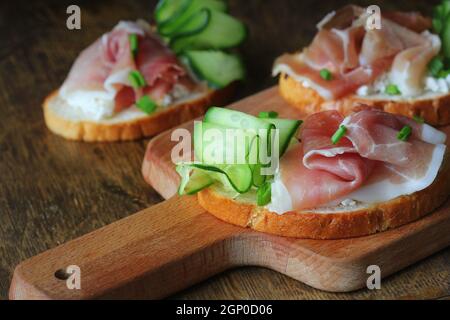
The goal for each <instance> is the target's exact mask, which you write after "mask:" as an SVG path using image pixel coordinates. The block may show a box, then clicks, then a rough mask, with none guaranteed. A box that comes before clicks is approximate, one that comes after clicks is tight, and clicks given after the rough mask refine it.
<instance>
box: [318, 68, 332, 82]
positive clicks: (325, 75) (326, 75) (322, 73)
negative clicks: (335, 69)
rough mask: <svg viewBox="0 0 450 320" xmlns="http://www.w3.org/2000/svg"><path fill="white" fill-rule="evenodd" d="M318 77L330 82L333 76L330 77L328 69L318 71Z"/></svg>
mask: <svg viewBox="0 0 450 320" xmlns="http://www.w3.org/2000/svg"><path fill="white" fill-rule="evenodd" d="M320 76H321V77H322V79H324V80H327V81H330V80H331V79H333V75H332V73H331V71H330V70H328V69H322V70H320Z"/></svg>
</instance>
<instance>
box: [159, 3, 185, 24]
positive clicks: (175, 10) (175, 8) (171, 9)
mask: <svg viewBox="0 0 450 320" xmlns="http://www.w3.org/2000/svg"><path fill="white" fill-rule="evenodd" d="M192 1H193V0H160V1H159V2H158V4H157V5H156V9H155V13H154V16H155V20H156V23H157V24H158V25H159V24H164V23H167V22H169V21H171V20H172V19H175V18H176V17H178V16H180V15H181V14H182V13H183V12H184V11H186V8H187V7H188V6H189V5H190V3H191V2H192Z"/></svg>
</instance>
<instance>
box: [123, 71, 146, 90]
mask: <svg viewBox="0 0 450 320" xmlns="http://www.w3.org/2000/svg"><path fill="white" fill-rule="evenodd" d="M128 80H129V81H130V83H131V86H132V87H133V88H135V89H138V88H143V87H145V86H146V85H147V82H146V81H145V78H144V76H143V75H142V73H140V72H139V71H137V70H133V71H131V72H130V73H129V75H128Z"/></svg>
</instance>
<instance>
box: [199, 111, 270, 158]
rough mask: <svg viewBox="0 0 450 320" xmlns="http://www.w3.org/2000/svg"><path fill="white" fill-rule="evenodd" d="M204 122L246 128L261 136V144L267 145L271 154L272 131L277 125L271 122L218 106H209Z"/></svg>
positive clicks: (248, 132) (249, 132)
mask: <svg viewBox="0 0 450 320" xmlns="http://www.w3.org/2000/svg"><path fill="white" fill-rule="evenodd" d="M204 122H208V123H214V124H217V125H221V126H223V127H226V128H237V129H245V130H246V131H247V134H248V135H249V136H250V135H251V134H253V135H257V136H259V138H260V139H259V143H260V145H265V146H266V147H267V156H269V155H270V154H271V152H270V149H271V131H272V130H273V129H275V125H274V124H272V123H270V122H267V121H264V120H262V119H259V118H257V117H254V116H251V115H249V114H246V113H243V112H240V111H236V110H231V109H225V108H217V107H212V108H209V110H208V111H207V112H206V114H205V117H204ZM261 130H265V132H264V131H263V132H261Z"/></svg>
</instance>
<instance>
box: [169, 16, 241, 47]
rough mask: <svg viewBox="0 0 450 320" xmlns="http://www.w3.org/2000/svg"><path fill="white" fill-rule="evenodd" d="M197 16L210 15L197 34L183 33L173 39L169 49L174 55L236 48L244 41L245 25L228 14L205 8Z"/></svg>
mask: <svg viewBox="0 0 450 320" xmlns="http://www.w3.org/2000/svg"><path fill="white" fill-rule="evenodd" d="M197 14H203V15H210V19H209V23H208V25H207V26H206V27H205V28H203V29H201V30H200V31H199V32H195V33H194V32H189V33H186V32H183V34H179V35H177V36H175V37H173V38H172V39H171V41H170V47H171V48H172V50H174V51H175V53H177V54H179V53H180V52H182V51H184V50H189V49H227V48H232V47H236V46H238V45H239V44H241V43H242V42H243V41H244V40H245V38H246V35H247V30H246V28H245V25H244V24H243V23H242V22H240V21H239V20H237V19H235V18H233V17H231V16H229V15H228V14H226V13H223V12H220V11H216V10H210V9H206V8H203V9H201V10H200V11H199V12H197ZM197 14H196V15H197ZM191 19H192V18H191ZM191 19H189V21H188V22H186V24H185V25H184V26H183V28H185V26H186V25H187V24H189V22H190V20H191Z"/></svg>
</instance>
